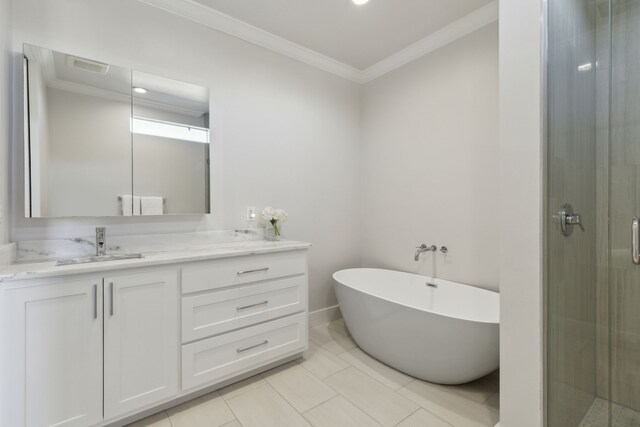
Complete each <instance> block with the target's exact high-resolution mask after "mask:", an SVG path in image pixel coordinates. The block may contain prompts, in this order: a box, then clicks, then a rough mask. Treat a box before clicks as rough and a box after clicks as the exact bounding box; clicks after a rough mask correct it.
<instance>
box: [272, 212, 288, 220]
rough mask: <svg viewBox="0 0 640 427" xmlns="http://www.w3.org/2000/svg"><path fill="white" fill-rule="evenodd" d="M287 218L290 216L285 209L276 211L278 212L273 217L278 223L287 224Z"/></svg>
mask: <svg viewBox="0 0 640 427" xmlns="http://www.w3.org/2000/svg"><path fill="white" fill-rule="evenodd" d="M287 218H289V215H287V212H286V211H285V210H284V209H276V212H275V214H274V215H273V219H275V220H277V221H278V222H285V221H286V220H287Z"/></svg>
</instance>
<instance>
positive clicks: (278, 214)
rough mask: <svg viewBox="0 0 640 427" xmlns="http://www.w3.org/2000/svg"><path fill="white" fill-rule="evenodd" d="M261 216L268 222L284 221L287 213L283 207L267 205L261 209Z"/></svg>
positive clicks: (287, 216)
mask: <svg viewBox="0 0 640 427" xmlns="http://www.w3.org/2000/svg"><path fill="white" fill-rule="evenodd" d="M262 218H264V220H265V221H268V222H274V221H275V222H285V221H286V220H287V218H289V215H288V214H287V212H285V210H284V209H280V208H277V209H276V208H272V207H271V206H267V207H266V208H264V209H263V210H262Z"/></svg>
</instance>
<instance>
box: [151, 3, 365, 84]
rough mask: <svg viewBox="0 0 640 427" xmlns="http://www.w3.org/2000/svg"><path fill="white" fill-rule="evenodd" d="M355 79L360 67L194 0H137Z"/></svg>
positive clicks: (338, 74) (357, 76)
mask: <svg viewBox="0 0 640 427" xmlns="http://www.w3.org/2000/svg"><path fill="white" fill-rule="evenodd" d="M139 1H141V2H142V3H146V4H148V5H151V6H155V7H157V8H160V9H163V10H165V11H167V12H171V13H173V14H176V15H179V16H182V17H183V18H187V19H190V20H192V21H195V22H198V23H200V24H203V25H206V26H208V27H211V28H214V29H216V30H218V31H222V32H224V33H227V34H229V35H232V36H234V37H237V38H239V39H242V40H244V41H247V42H249V43H253V44H256V45H258V46H261V47H264V48H266V49H270V50H273V51H274V52H278V53H280V54H282V55H285V56H288V57H290V58H293V59H297V60H298V61H301V62H304V63H306V64H309V65H311V66H313V67H316V68H319V69H321V70H324V71H327V72H329V73H332V74H335V75H337V76H340V77H343V78H345V79H348V80H352V81H354V82H358V83H362V71H361V70H358V69H357V68H354V67H352V66H350V65H347V64H344V63H342V62H340V61H336V60H335V59H333V58H330V57H328V56H326V55H323V54H321V53H318V52H316V51H314V50H311V49H308V48H306V47H304V46H300V45H299V44H296V43H293V42H291V41H289V40H287V39H284V38H282V37H280V36H277V35H275V34H273V33H270V32H268V31H265V30H262V29H260V28H258V27H254V26H253V25H250V24H247V23H246V22H243V21H240V20H239V19H236V18H234V17H232V16H229V15H226V14H224V13H222V12H218V11H216V10H214V9H211V8H209V7H206V6H204V5H202V4H200V3H196V2H195V1H193V0H139Z"/></svg>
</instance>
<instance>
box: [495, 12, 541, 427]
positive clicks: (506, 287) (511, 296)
mask: <svg viewBox="0 0 640 427" xmlns="http://www.w3.org/2000/svg"><path fill="white" fill-rule="evenodd" d="M542 3H543V2H542V1H541V0H536V1H530V0H511V1H501V2H500V205H499V209H498V211H497V212H498V213H497V215H498V216H499V219H500V264H499V265H500V326H501V327H500V426H501V427H538V426H541V425H542V422H543V400H542V392H543V388H542V385H543V381H542V379H543V375H542V374H543V369H542V367H543V358H542V348H543V345H542V342H543V341H542V339H543V329H542V314H543V312H542V307H543V305H542V232H543V229H542V194H543V193H542V188H543V187H542V183H543V176H542V170H543V169H542V165H543V162H542V159H543V148H542V147H543V145H542V129H543V128H542V96H541V95H542V88H543V86H542V67H543V63H542V24H543V20H542Z"/></svg>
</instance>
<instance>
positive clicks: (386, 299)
mask: <svg viewBox="0 0 640 427" xmlns="http://www.w3.org/2000/svg"><path fill="white" fill-rule="evenodd" d="M354 270H373V271H390V272H394V273H399V274H403V275H410V276H420V277H424V278H425V279H427V280H431V281H434V282H435V283H436V284H439V283H444V284H452V285H455V286H461V287H468V288H473V289H474V291H483V292H489V293H492V294H495V295H497V297H498V313H497V317H498V320H497V321H490V320H480V319H471V318H465V317H464V316H454V315H451V314H446V313H440V312H437V311H433V310H428V309H425V308H423V307H417V306H415V305H412V304H407V303H404V302H400V301H397V300H394V299H393V298H385V297H382V296H380V295H377V294H374V293H371V292H366V291H363V290H362V289H358V288H355V287H353V286H350V285H348V284H346V283H344V282H342V281H340V280H338V279H337V278H336V275H337V274H339V273H341V272H344V271H354ZM331 277H332V278H333V280H334V281H335V282H336V283H338V284H339V285H342V286H345V287H347V288H349V289H352V290H353V291H356V292H360V293H362V294H364V295H368V296H371V297H374V298H378V299H380V300H383V301H386V302H389V303H392V304H396V305H399V306H402V307H406V308H410V309H412V310H417V311H420V312H422V313H427V314H431V315H434V316H442V317H446V318H448V319H454V320H460V321H464V322H472V323H478V324H484V325H496V326H498V327H499V326H500V293H499V292H496V291H492V290H489V289H484V288H480V287H477V286H471V285H466V284H464V283H459V282H453V281H450V280H446V279H439V278H433V277H430V276H425V275H422V274H417V273H410V272H407V271H401V270H392V269H388V268H368V267H355V268H345V269H342V270H338V271H336V272H335V273H333V274H332V276H331ZM338 302H339V301H338Z"/></svg>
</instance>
